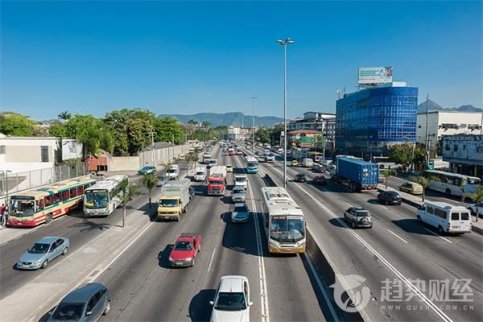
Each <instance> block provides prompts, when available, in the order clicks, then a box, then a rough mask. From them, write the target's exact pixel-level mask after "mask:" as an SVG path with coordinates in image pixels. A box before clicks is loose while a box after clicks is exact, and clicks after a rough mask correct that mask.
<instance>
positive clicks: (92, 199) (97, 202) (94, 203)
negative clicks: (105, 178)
mask: <svg viewBox="0 0 483 322" xmlns="http://www.w3.org/2000/svg"><path fill="white" fill-rule="evenodd" d="M108 197H109V196H108V192H107V190H87V191H86V192H85V203H84V206H85V207H86V208H87V209H100V208H106V207H107V203H108V201H109V200H108V199H109V198H108Z"/></svg>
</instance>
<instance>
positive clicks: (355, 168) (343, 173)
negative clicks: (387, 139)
mask: <svg viewBox="0 0 483 322" xmlns="http://www.w3.org/2000/svg"><path fill="white" fill-rule="evenodd" d="M332 179H333V181H335V182H336V183H341V184H345V185H347V186H349V187H350V188H351V190H352V191H357V192H359V191H361V190H372V189H377V184H378V183H379V168H378V166H377V164H376V163H371V162H366V161H363V160H360V159H357V158H351V157H339V158H337V168H336V173H335V175H334V176H333V177H332Z"/></svg>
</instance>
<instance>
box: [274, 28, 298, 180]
mask: <svg viewBox="0 0 483 322" xmlns="http://www.w3.org/2000/svg"><path fill="white" fill-rule="evenodd" d="M277 43H278V44H279V45H282V46H283V54H284V55H283V58H284V60H283V61H284V64H283V66H284V67H283V187H284V188H287V45H291V44H293V43H294V41H293V40H292V39H290V38H287V39H285V40H277Z"/></svg>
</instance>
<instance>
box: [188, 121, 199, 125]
mask: <svg viewBox="0 0 483 322" xmlns="http://www.w3.org/2000/svg"><path fill="white" fill-rule="evenodd" d="M188 124H189V125H198V121H196V120H189V121H188Z"/></svg>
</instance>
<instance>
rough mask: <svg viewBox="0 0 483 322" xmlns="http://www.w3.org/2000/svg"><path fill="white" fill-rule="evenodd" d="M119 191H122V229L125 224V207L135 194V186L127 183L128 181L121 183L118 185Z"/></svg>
mask: <svg viewBox="0 0 483 322" xmlns="http://www.w3.org/2000/svg"><path fill="white" fill-rule="evenodd" d="M119 189H120V190H121V191H122V194H120V196H121V202H122V207H123V209H122V227H124V225H125V222H126V205H127V203H128V202H129V200H131V198H132V197H133V196H134V194H135V193H136V185H135V184H134V183H129V182H128V181H122V182H121V184H120V185H119Z"/></svg>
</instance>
